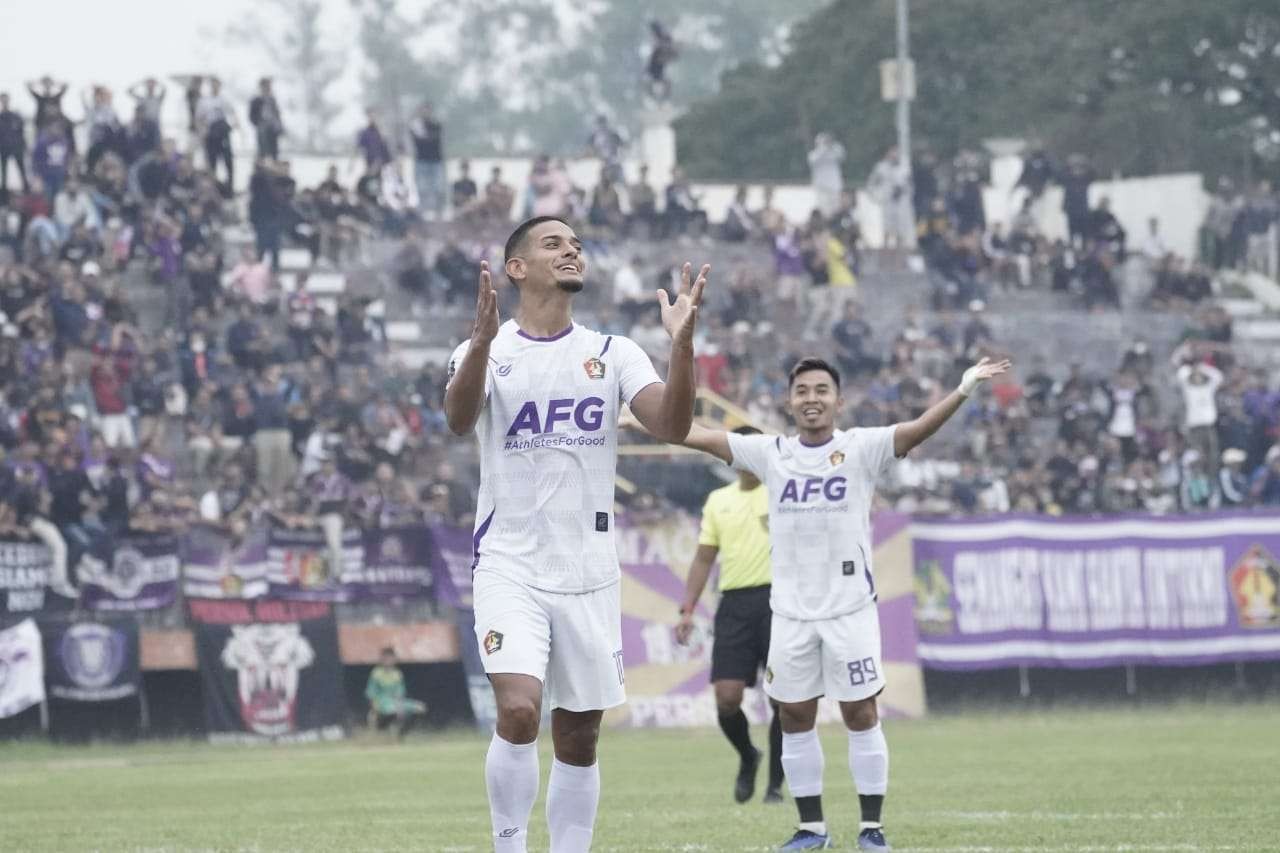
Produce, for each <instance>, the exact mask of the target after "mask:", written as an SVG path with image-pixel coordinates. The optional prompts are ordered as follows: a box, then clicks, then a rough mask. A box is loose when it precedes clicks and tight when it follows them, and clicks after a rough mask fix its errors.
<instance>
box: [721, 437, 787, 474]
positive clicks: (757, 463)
mask: <svg viewBox="0 0 1280 853" xmlns="http://www.w3.org/2000/svg"><path fill="white" fill-rule="evenodd" d="M728 438H729V453H730V455H732V456H733V460H732V461H731V462H730V463H729V464H730V465H732V466H733V467H734V468H737V469H738V470H739V471H746V472H747V473H749V474H755V475H756V477H757V478H759V479H760V480H761V481H763V480H764V479H765V473H766V472H767V471H768V470H769V451H770V448H775V449H776V448H777V447H778V444H779V442H781V440H782V439H781V438H779V437H778V436H776V435H738V434H737V433H736V432H731V433H729V434H728Z"/></svg>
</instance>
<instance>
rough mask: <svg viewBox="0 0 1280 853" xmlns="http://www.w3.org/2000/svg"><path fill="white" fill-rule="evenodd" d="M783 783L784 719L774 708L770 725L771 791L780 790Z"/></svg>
mask: <svg viewBox="0 0 1280 853" xmlns="http://www.w3.org/2000/svg"><path fill="white" fill-rule="evenodd" d="M782 781H783V772H782V718H781V717H779V716H778V709H777V708H774V709H773V720H772V722H770V723H769V790H770V791H777V790H780V789H781V788H782Z"/></svg>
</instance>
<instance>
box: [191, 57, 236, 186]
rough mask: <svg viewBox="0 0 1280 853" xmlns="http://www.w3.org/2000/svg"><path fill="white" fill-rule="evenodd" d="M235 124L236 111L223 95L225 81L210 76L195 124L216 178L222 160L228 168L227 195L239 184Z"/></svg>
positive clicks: (199, 104) (207, 160) (197, 110)
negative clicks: (233, 136) (234, 152)
mask: <svg viewBox="0 0 1280 853" xmlns="http://www.w3.org/2000/svg"><path fill="white" fill-rule="evenodd" d="M236 124H237V120H236V113H235V110H234V109H233V108H232V107H231V102H230V101H228V100H227V98H226V96H225V95H223V94H222V82H221V81H220V80H219V79H218V78H217V77H210V78H209V94H207V95H205V96H204V97H202V98H201V99H200V102H199V103H198V104H197V105H196V127H197V129H198V132H199V134H200V139H201V142H202V144H203V145H204V157H205V162H206V163H207V164H208V168H209V172H210V173H211V174H212V175H213V176H214V179H215V180H217V176H218V164H219V163H222V164H223V166H224V168H225V169H226V172H227V182H226V183H225V184H223V185H222V186H223V195H226V196H229V195H230V194H231V193H232V192H233V191H234V189H235V184H236V172H235V169H236V167H235V158H234V157H233V156H232V153H231V132H232V131H233V130H235V128H236Z"/></svg>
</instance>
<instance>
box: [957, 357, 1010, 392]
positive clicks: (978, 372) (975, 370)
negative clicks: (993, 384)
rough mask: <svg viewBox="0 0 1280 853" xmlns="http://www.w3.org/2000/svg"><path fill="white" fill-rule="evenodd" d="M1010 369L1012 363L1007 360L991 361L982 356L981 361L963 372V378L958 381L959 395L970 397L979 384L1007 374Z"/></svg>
mask: <svg viewBox="0 0 1280 853" xmlns="http://www.w3.org/2000/svg"><path fill="white" fill-rule="evenodd" d="M1010 367H1013V362H1011V361H1010V360H1009V359H1007V358H1005V359H1001V360H1000V361H992V360H991V359H989V358H987V357H985V356H984V357H983V358H982V360H981V361H979V362H978V363H977V364H975V365H974V366H973V367H970V368H969V369H968V370H966V371H965V372H964V376H963V377H962V378H961V379H960V389H959V390H960V393H961V394H963V395H965V396H966V397H968V396H970V395H972V394H973V392H974V391H975V390H977V388H978V385H979V384H981V383H983V382H986V381H987V380H988V379H990V378H992V377H993V376H1000V375H1001V374H1004V373H1007V372H1008V370H1009V368H1010Z"/></svg>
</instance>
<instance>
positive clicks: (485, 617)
mask: <svg viewBox="0 0 1280 853" xmlns="http://www.w3.org/2000/svg"><path fill="white" fill-rule="evenodd" d="M504 268H505V272H506V274H507V278H508V279H510V280H511V282H512V284H513V285H514V286H515V288H516V290H517V293H518V295H519V306H518V307H517V309H516V316H515V319H514V320H508V321H507V322H506V323H501V322H500V320H499V318H498V299H497V293H496V292H495V290H494V287H493V282H492V280H491V276H490V273H489V268H488V265H487V264H485V263H482V264H481V267H480V292H479V295H478V297H477V299H476V318H475V327H474V329H473V330H472V333H471V338H470V339H469V340H468V341H465V342H464V343H463V344H462V345H461V346H459V347H458V349H457V350H456V351H455V352H454V353H453V357H452V358H451V359H450V362H449V384H448V388H447V390H446V392H445V401H444V405H445V414H446V417H447V418H448V422H449V429H450V430H452V431H453V432H454V433H455V434H457V435H464V434H466V433H469V432H471V431H472V430H473V429H474V430H475V431H476V433H477V437H478V441H479V445H480V492H479V501H478V503H479V506H478V508H477V511H476V528H475V538H474V542H475V548H474V550H475V576H474V601H475V617H476V639H477V641H478V642H479V644H480V651H481V657H482V658H483V660H484V667H485V672H486V673H488V675H489V680H490V682H491V683H492V684H493V690H494V695H495V698H496V700H497V708H498V725H497V731H496V732H495V734H494V736H493V740H492V742H491V743H490V745H489V752H488V754H487V756H486V758H485V781H486V784H487V787H488V792H489V812H490V817H491V818H492V821H493V843H494V848H495V850H496V851H498V853H506V851H523V850H525V842H526V836H527V827H528V823H529V813H530V811H531V810H532V808H533V802H534V800H535V799H536V798H537V795H538V784H539V771H538V753H537V744H536V740H537V737H538V725H539V722H540V720H539V717H540V714H541V708H542V691H543V685H544V684H545V685H546V686H547V690H548V691H549V695H550V700H551V709H552V710H551V736H552V740H553V742H554V745H555V761H554V763H553V765H552V768H551V778H550V781H549V783H548V787H547V823H548V825H549V828H550V832H551V850H552V851H553V853H578V851H583V853H585V851H587V850H588V849H589V848H590V846H591V835H592V831H593V828H594V825H595V815H596V805H597V802H598V800H599V797H600V773H599V768H598V766H597V764H596V742H597V740H598V739H599V735H600V720H601V717H602V716H603V714H604V710H605V709H607V708H612V707H614V706H616V705H620V704H622V702H623V701H624V700H625V694H624V690H623V667H622V613H621V605H620V599H619V590H618V587H619V583H620V573H619V568H618V555H617V551H616V549H615V547H614V542H613V524H614V519H613V494H614V471H615V469H616V467H617V461H618V460H617V456H618V454H617V428H618V412H619V409H620V408H621V404H622V403H623V402H625V403H627V404H629V405H630V407H631V411H632V413H633V414H634V415H635V417H636V418H637V419H638V420H639V421H640V423H641V424H643V425H644V427H645V429H647V430H648V431H649V432H650V433H652V434H653V435H655V436H657V437H658V438H661V439H663V440H665V441H669V442H673V443H679V442H681V441H683V440H684V438H685V436H686V435H687V433H688V431H689V425H690V424H691V423H692V421H693V403H694V366H693V332H694V326H695V322H696V320H697V313H698V305H699V304H700V302H701V301H702V290H703V288H704V287H705V286H706V280H707V273H708V272H709V271H710V267H709V266H703V267H702V270H701V271H700V272H699V274H698V276H697V280H696V281H691V279H692V273H691V267H690V265H689V264H685V266H684V271H683V277H682V283H681V286H680V290H679V293H678V294H677V295H676V298H675V300H674V301H672V300H670V299H669V298H668V296H667V294H666V293H665V292H664V291H659V292H658V301H659V305H660V307H661V314H662V325H663V326H664V327H665V329H666V331H667V332H668V334H670V336H671V357H670V362H669V367H668V370H667V381H666V382H665V383H663V382H662V381H661V380H660V379H659V378H658V374H657V373H656V372H655V370H654V368H653V364H652V363H651V362H650V361H649V358H648V356H646V355H645V354H644V352H643V351H642V350H641V349H640V347H639V346H638V345H636V343H635V342H633V341H631V340H630V339H628V338H624V337H620V336H617V335H612V336H611V335H604V334H601V333H599V332H594V331H591V330H590V329H587V328H584V327H582V326H579V325H577V324H575V323H574V322H573V319H572V316H571V312H570V306H571V304H572V301H573V295H574V294H575V293H578V292H579V291H581V290H582V288H583V282H584V278H583V276H584V274H585V271H586V261H585V259H584V258H583V255H582V242H581V241H580V240H579V239H578V236H577V235H576V234H575V233H574V231H573V229H572V228H570V227H569V225H568V224H567V223H566V222H565V221H564V220H562V219H559V218H556V217H549V216H540V217H535V218H533V219H530V220H528V221H526V222H524V223H522V224H521V225H520V226H519V227H517V228H516V230H515V231H514V232H512V234H511V236H510V238H508V240H507V244H506V249H505V252H504Z"/></svg>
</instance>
